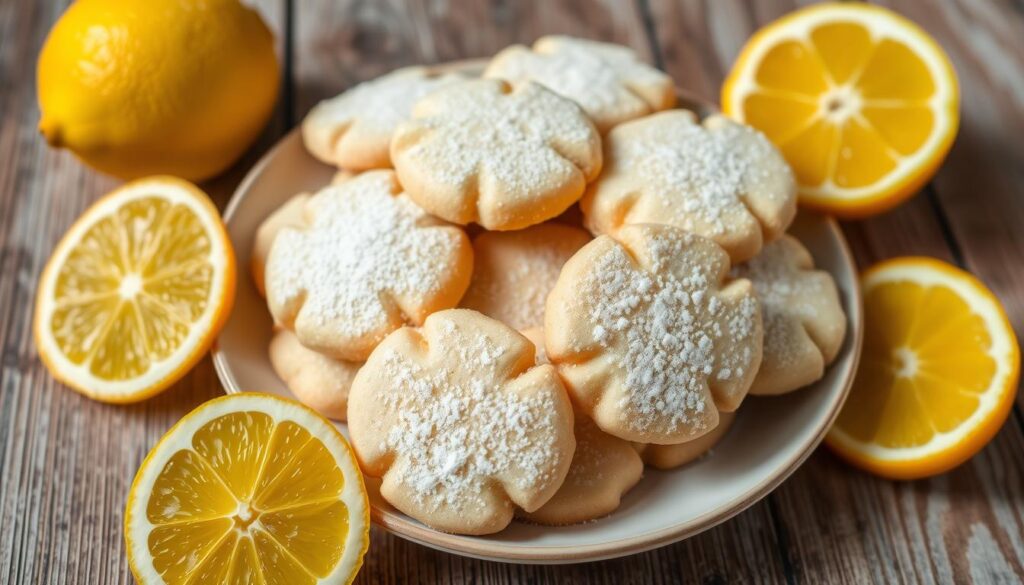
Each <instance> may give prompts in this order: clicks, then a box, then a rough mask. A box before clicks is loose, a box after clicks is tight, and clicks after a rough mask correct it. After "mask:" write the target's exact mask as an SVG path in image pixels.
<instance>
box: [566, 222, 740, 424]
mask: <svg viewBox="0 0 1024 585" xmlns="http://www.w3.org/2000/svg"><path fill="white" fill-rule="evenodd" d="M695 238H696V237H695V236H693V235H690V234H686V233H684V232H681V231H676V230H672V231H671V232H669V231H662V232H659V233H658V234H657V235H653V236H652V237H651V238H650V240H649V256H650V257H649V267H648V270H646V271H645V270H638V269H637V268H636V267H635V265H634V264H633V260H632V259H631V258H630V257H629V256H628V255H627V254H626V252H625V250H624V249H622V248H618V247H617V248H615V252H614V253H610V254H605V255H603V256H601V257H600V259H599V261H598V262H597V264H596V266H594V268H593V270H592V271H591V272H590V275H589V276H588V277H587V282H586V283H584V290H587V291H590V294H591V298H592V310H591V313H590V319H591V321H592V322H593V324H594V325H593V332H592V333H593V337H594V339H596V340H597V342H598V343H599V344H600V345H601V346H602V347H605V348H607V349H609V350H611V352H612V355H614V356H615V359H616V360H617V365H618V366H619V367H620V368H621V369H622V370H623V371H624V373H625V380H624V384H625V390H626V392H625V395H624V396H623V397H622V398H621V399H620V403H619V405H618V406H619V408H620V409H621V412H622V413H623V420H625V421H627V422H628V424H630V425H631V426H632V428H634V429H635V430H640V431H642V430H645V429H648V428H650V427H651V426H652V425H655V424H659V422H660V421H664V422H665V423H667V429H668V430H669V431H670V432H673V431H675V430H676V429H678V428H679V427H681V426H694V425H699V424H702V422H701V421H702V420H703V417H701V416H698V415H700V414H702V413H703V412H704V411H705V409H707V408H709V407H710V405H709V404H708V401H709V400H710V396H709V388H708V380H709V379H711V378H712V377H714V378H715V379H717V380H730V379H733V378H742V377H743V376H744V375H745V371H746V368H748V367H749V364H750V361H751V359H752V357H753V356H752V352H751V350H750V343H749V342H748V341H749V339H750V338H751V336H752V335H754V333H755V329H754V323H755V318H756V312H757V305H756V301H755V300H754V299H753V298H752V297H749V296H748V297H744V298H743V299H742V300H740V301H739V302H738V303H734V304H730V305H726V304H725V303H723V302H722V301H721V300H720V299H719V298H718V296H717V295H716V287H717V285H718V283H717V281H716V280H714V275H713V274H712V272H711V270H710V266H709V264H708V263H707V262H705V260H706V259H704V258H700V252H699V251H698V250H697V249H696V246H695Z"/></svg>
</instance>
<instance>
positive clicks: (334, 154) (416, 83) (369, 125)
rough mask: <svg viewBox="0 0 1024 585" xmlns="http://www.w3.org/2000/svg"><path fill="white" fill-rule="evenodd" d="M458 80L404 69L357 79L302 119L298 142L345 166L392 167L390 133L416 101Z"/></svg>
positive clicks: (346, 167) (365, 167)
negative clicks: (344, 90) (374, 76)
mask: <svg viewBox="0 0 1024 585" xmlns="http://www.w3.org/2000/svg"><path fill="white" fill-rule="evenodd" d="M461 79H463V78H462V77H461V76H459V75H455V74H450V73H449V74H437V73H435V72H433V71H431V70H430V69H428V68H426V67H406V68H404V69H398V70H396V71H393V72H391V73H388V74H387V75H383V76H381V77H378V78H377V79H374V80H372V81H367V82H364V83H361V84H359V85H357V86H355V87H353V88H352V89H349V90H348V91H346V92H344V93H342V94H341V95H339V96H336V97H334V98H331V99H328V100H324V101H322V102H320V103H319V104H317V105H316V107H314V108H313V109H312V110H310V112H309V114H308V115H307V116H306V118H305V120H303V121H302V140H303V142H305V144H306V148H307V149H308V150H309V152H311V153H312V154H313V156H315V157H317V158H318V159H320V160H322V161H324V162H326V163H330V164H333V165H337V166H339V167H342V168H345V169H349V170H364V169H379V168H388V167H390V166H391V155H390V154H389V147H390V144H391V136H392V134H393V133H394V131H395V127H396V126H398V124H399V123H401V122H403V121H405V120H407V119H408V118H409V115H410V114H411V113H412V106H413V104H415V103H416V100H418V99H420V98H421V97H423V96H425V95H427V94H428V93H430V92H431V91H433V90H435V89H437V88H439V87H443V86H445V85H447V84H450V83H453V82H455V81H459V80H461Z"/></svg>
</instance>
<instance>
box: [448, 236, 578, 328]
mask: <svg viewBox="0 0 1024 585" xmlns="http://www.w3.org/2000/svg"><path fill="white" fill-rule="evenodd" d="M590 239H591V238H590V234H589V233H587V232H586V231H584V230H581V229H577V228H574V227H570V226H567V225H560V224H556V223H543V224H540V225H535V226H530V227H528V228H526V229H524V230H519V231H514V232H484V233H481V234H480V235H478V236H476V238H474V239H473V278H472V280H470V282H469V289H468V290H467V291H466V295H465V296H464V297H462V302H461V306H462V307H465V308H467V309H473V310H475V311H479V312H481V313H483V314H484V315H487V316H488V317H493V318H495V319H497V320H499V321H501V322H503V323H505V324H506V325H508V326H510V327H512V328H514V329H526V328H530V327H539V326H541V325H543V324H544V302H545V301H546V300H547V298H548V293H549V292H551V289H552V288H554V286H555V281H556V280H558V273H559V272H560V271H561V270H562V265H563V264H565V261H566V260H568V259H569V258H570V257H572V255H573V254H575V253H576V251H577V250H579V249H580V248H582V247H583V246H584V244H586V243H587V242H589V241H590Z"/></svg>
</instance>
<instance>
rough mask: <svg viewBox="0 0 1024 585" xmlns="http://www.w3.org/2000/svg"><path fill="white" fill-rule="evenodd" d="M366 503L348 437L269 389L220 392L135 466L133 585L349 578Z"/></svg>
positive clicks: (295, 583)
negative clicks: (346, 439) (137, 468)
mask: <svg viewBox="0 0 1024 585" xmlns="http://www.w3.org/2000/svg"><path fill="white" fill-rule="evenodd" d="M369 522H370V517H369V505H368V503H367V498H366V489H365V487H364V485H363V479H362V475H360V473H359V468H358V466H357V464H356V462H355V458H354V456H353V454H352V450H351V448H350V447H349V444H348V442H347V441H345V438H344V437H342V436H341V434H340V433H339V432H338V431H337V429H336V428H335V427H334V425H332V424H331V423H330V422H328V421H326V420H325V419H323V418H322V417H321V416H319V415H317V414H316V413H314V412H313V411H312V410H310V409H308V408H306V407H305V406H302V405H300V404H298V403H297V402H293V401H290V400H285V399H283V398H279V397H276V396H271V395H269V394H256V393H242V394H233V395H230V396H225V397H222V398H216V399H214V400H211V401H209V402H207V403H206V404H203V405H201V406H200V407H199V408H197V409H195V410H194V411H192V412H191V413H189V414H188V415H186V416H185V417H184V418H183V419H181V421H179V422H178V424H176V425H175V426H174V427H173V428H172V429H171V430H170V431H168V432H167V434H166V435H164V437H163V438H162V439H160V442H158V443H157V445H156V446H155V447H153V450H152V451H150V453H149V455H148V456H147V457H146V459H145V461H143V462H142V467H141V468H139V472H138V474H136V476H135V481H134V482H133V483H132V487H131V491H129V493H128V504H127V508H126V511H125V542H126V545H127V549H128V563H129V565H130V566H131V569H132V572H133V573H134V575H135V578H136V579H137V580H138V582H139V583H141V584H143V585H148V584H150V583H167V584H170V585H177V584H186V583H187V584H196V585H200V584H205V583H239V584H243V583H259V584H263V585H277V584H288V585H306V584H316V583H320V584H328V583H350V582H351V581H352V579H353V578H354V577H355V574H356V573H357V572H358V571H359V567H360V565H361V564H362V559H363V555H364V554H365V552H366V548H367V546H368V544H369V530H370V524H369Z"/></svg>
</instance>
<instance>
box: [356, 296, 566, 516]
mask: <svg viewBox="0 0 1024 585" xmlns="http://www.w3.org/2000/svg"><path fill="white" fill-rule="evenodd" d="M534 360H535V356H534V348H533V344H531V343H530V342H529V340H527V339H526V338H525V337H523V336H522V335H520V334H519V333H518V332H516V331H515V330H513V329H511V328H510V327H508V326H507V325H504V324H502V323H500V322H499V321H496V320H494V319H491V318H489V317H486V316H484V315H481V314H480V313H477V312H476V311H470V310H467V309H454V310H450V311H442V312H439V313H434V314H433V315H431V316H430V317H428V318H427V320H426V322H425V323H424V325H423V327H421V328H412V327H405V328H402V329H400V330H398V331H396V332H395V333H392V334H391V335H389V336H388V337H387V338H386V339H385V340H384V341H383V342H382V343H381V344H380V345H379V346H378V347H377V349H375V350H374V352H373V354H372V355H370V358H369V359H368V360H367V362H366V364H365V365H364V366H363V368H362V369H361V370H359V373H358V374H357V375H356V379H355V382H354V383H353V385H352V391H351V393H350V394H349V406H348V424H349V433H350V435H351V437H352V446H353V447H354V448H355V452H356V456H357V458H358V459H359V462H360V465H361V466H362V468H363V471H364V472H365V473H366V474H368V475H370V476H373V477H382V478H383V480H384V481H383V483H382V484H381V495H382V496H383V497H384V499H386V500H387V501H388V502H389V503H391V505H393V506H394V507H395V508H398V509H399V510H401V511H402V512H405V513H406V514H408V515H409V516H411V517H413V518H416V519H417V520H419V521H421V522H423V523H424V524H426V525H428V526H431V527H432V528H435V529H437V530H442V531H445V532H453V533H458V534H490V533H493V532H497V531H499V530H501V529H503V528H505V527H506V526H507V525H508V524H509V522H511V520H512V517H513V514H514V511H515V508H516V506H518V507H520V508H522V509H524V510H526V511H529V512H532V511H535V510H537V509H538V508H539V507H541V506H542V505H544V504H545V503H546V502H547V501H548V500H549V499H551V497H552V496H553V495H554V494H555V492H556V491H557V490H558V488H559V486H561V485H562V482H563V480H564V479H565V475H566V473H567V472H568V469H569V464H570V462H571V460H572V454H573V451H574V449H575V445H576V441H575V439H574V438H573V413H572V406H571V405H570V403H569V398H568V396H567V395H566V393H565V388H564V387H563V386H562V382H561V381H560V380H559V378H558V374H557V373H556V372H555V369H554V368H553V367H552V366H550V365H539V366H538V365H536V364H535V361H534Z"/></svg>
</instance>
